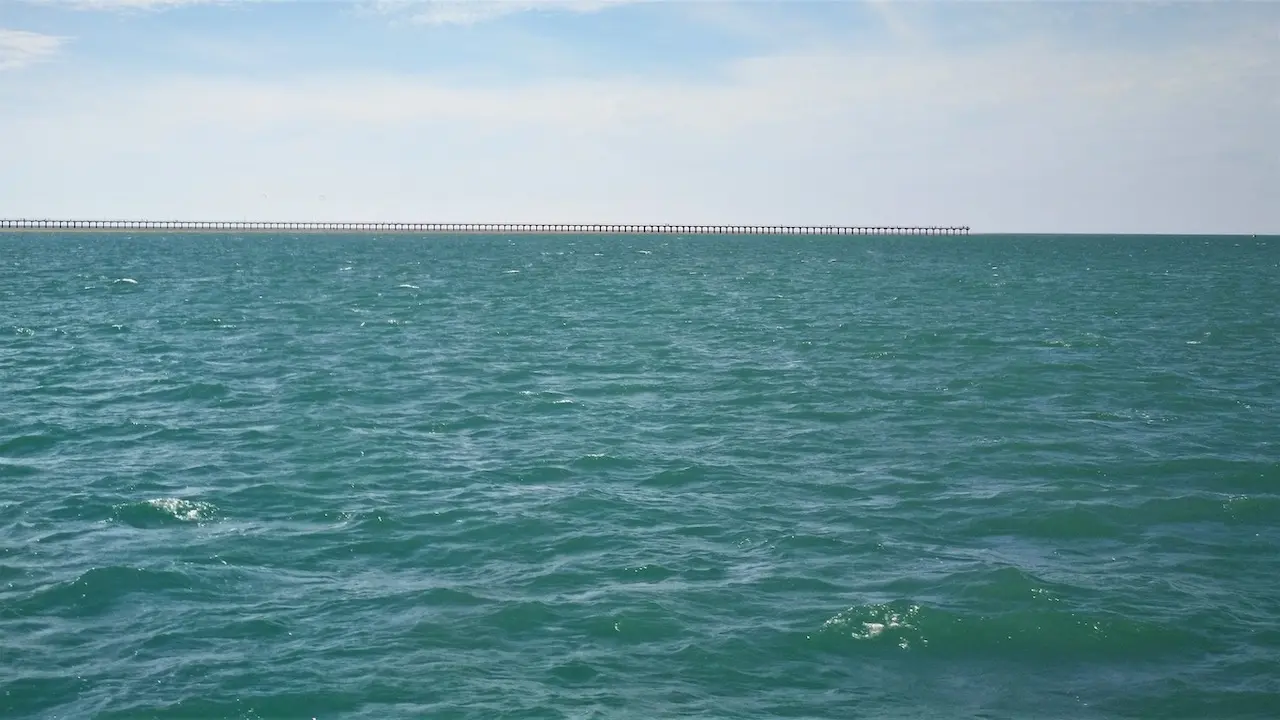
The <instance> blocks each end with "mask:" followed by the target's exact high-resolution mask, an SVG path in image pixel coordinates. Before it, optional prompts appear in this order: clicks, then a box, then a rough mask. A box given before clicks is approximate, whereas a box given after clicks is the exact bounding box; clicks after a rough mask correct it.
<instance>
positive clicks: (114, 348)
mask: <svg viewBox="0 0 1280 720" xmlns="http://www.w3.org/2000/svg"><path fill="white" fill-rule="evenodd" d="M0 278H3V283H2V284H0V410H2V412H0V717H5V718H28V717H30V718H45V717H59V718H81V717H95V718H99V717H100V718H137V717H166V718H178V717H181V718H223V717H226V718H293V717H297V718H311V717H318V718H388V717H433V718H435V717H446V718H453V717H457V718H463V717H465V718H495V717H509V718H544V717H545V718H560V717H566V718H569V717H572V718H592V717H599V718H654V717H702V718H773V717H812V718H855V717H857V718H861V717H865V718H978V717H982V718H1049V717H1053V718H1111V717H1126V718H1127V717H1149V718H1175V717H1181V718H1205V717H1213V718H1246V717H1258V718H1262V717H1275V714H1276V713H1277V712H1280V710H1278V709H1280V445H1277V441H1280V357H1278V355H1277V350H1280V239H1276V238H1260V239H1253V238H1190V237H1186V238H1177V237H1164V238H1103V237H1096V238H1082V237H1034V238H1031V237H981V236H978V237H969V238H959V239H957V238H819V237H788V238H768V237H738V238H714V237H697V238H674V237H625V236H624V237H617V236H610V237H589V236H573V237H429V238H418V237H387V238H372V237H358V236H346V237H343V236H305V237H289V236H275V237H268V236H255V237H246V238H233V237H220V236H178V237H159V236H140V237H132V238H130V237H127V236H125V235H89V234H73V235H67V236H55V235H36V234H33V235H27V236H20V235H0Z"/></svg>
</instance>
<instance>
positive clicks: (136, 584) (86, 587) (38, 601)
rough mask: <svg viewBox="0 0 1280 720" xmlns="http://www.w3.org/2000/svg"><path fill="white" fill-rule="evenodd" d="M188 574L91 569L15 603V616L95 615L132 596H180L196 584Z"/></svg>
mask: <svg viewBox="0 0 1280 720" xmlns="http://www.w3.org/2000/svg"><path fill="white" fill-rule="evenodd" d="M199 585H200V584H199V583H198V582H197V581H196V580H195V578H193V577H192V576H191V575H189V574H187V573H184V572H181V571H178V570H153V569H145V568H133V567H124V566H119V565H114V566H108V567H100V568H93V569H92V570H87V571H85V572H84V573H82V574H81V575H80V576H79V577H77V578H75V579H74V580H69V581H61V582H56V583H54V584H52V585H50V586H47V587H45V588H43V589H41V590H38V591H36V592H33V593H32V594H30V595H29V596H28V597H27V598H26V599H25V600H23V601H20V602H17V603H14V606H13V610H14V615H15V616H18V617H35V616H43V615H47V614H53V615H57V616H60V617H71V618H77V617H94V616H98V615H101V614H103V613H106V612H108V611H109V610H111V609H113V608H115V607H118V605H119V604H120V603H122V602H124V601H125V600H126V599H127V598H130V597H131V596H138V595H142V596H149V597H151V598H153V601H154V599H155V598H159V597H164V596H167V595H169V596H180V595H183V594H184V593H186V592H188V591H191V590H193V589H195V588H197V587H199Z"/></svg>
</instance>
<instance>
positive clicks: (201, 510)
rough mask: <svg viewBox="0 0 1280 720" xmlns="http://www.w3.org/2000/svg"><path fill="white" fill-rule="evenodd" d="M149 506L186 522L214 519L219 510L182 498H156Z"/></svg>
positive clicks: (204, 503)
mask: <svg viewBox="0 0 1280 720" xmlns="http://www.w3.org/2000/svg"><path fill="white" fill-rule="evenodd" d="M147 504H148V505H150V506H151V507H153V508H155V509H157V510H159V511H161V512H163V513H165V514H167V515H172V516H173V517H174V518H176V519H178V520H182V521H184V522H197V521H199V520H206V519H208V518H211V517H213V515H214V513H216V512H217V510H218V509H217V508H216V507H214V506H213V505H211V504H209V503H207V502H199V501H196V500H183V499H182V498H154V499H152V500H148V501H147Z"/></svg>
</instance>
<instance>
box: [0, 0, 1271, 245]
mask: <svg viewBox="0 0 1280 720" xmlns="http://www.w3.org/2000/svg"><path fill="white" fill-rule="evenodd" d="M0 217H4V218H59V219H151V220H164V219H177V220H265V221H352V222H354V221H370V222H374V221H376V222H530V223H536V222H548V223H549V222H565V223H637V224H639V223H673V224H694V223H705V224H744V225H745V224H760V225H767V224H775V225H827V224H832V225H967V226H970V227H972V228H973V230H974V232H997V233H1002V232H1032V233H1058V232H1061V233H1210V234H1212V233H1244V234H1250V233H1257V234H1263V233H1267V234H1276V233H1280V2H1265V1H1264V2H1217V1H1212V0H1202V1H1200V2H1182V3H1177V2H1156V1H1154V0H1140V1H1134V2H1103V1H1101V0H1078V1H1076V2H1063V1H1056V0H1006V1H1004V2H978V1H976V0H949V1H947V2H927V1H925V0H915V1H908V0H878V1H875V2H855V1H853V0H828V1H825V2H808V1H805V0H748V1H745V2H743V1H737V2H735V1H725V2H720V1H712V0H647V1H637V0H496V1H488V0H456V1H452V2H433V1H427V0H345V1H342V0H329V1H313V2H286V1H285V0H277V1H270V0H238V1H237V0H0Z"/></svg>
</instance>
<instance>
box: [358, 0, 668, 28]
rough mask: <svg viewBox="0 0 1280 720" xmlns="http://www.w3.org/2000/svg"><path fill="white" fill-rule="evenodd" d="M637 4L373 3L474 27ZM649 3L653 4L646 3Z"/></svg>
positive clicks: (613, 0) (509, 0)
mask: <svg viewBox="0 0 1280 720" xmlns="http://www.w3.org/2000/svg"><path fill="white" fill-rule="evenodd" d="M638 1H640V0H375V1H374V2H373V3H372V4H371V5H370V6H369V7H370V8H372V9H373V10H375V11H377V12H382V13H385V14H391V15H403V16H405V17H407V18H409V20H410V21H412V22H414V23H417V24H421V25H437V26H438V25H475V24H477V23H481V22H487V21H490V20H496V19H498V18H502V17H506V16H508V15H516V14H519V13H526V12H534V11H543V12H570V13H592V12H598V11H600V10H603V9H606V8H609V7H614V6H618V5H624V4H628V3H634V2H638ZM648 1H650V2H653V1H655V0H648Z"/></svg>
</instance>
